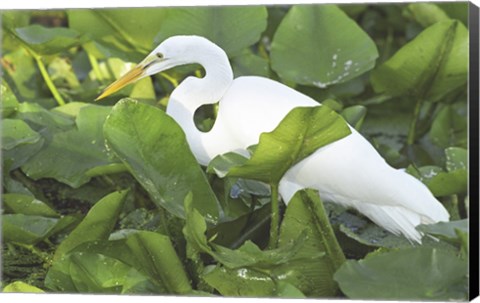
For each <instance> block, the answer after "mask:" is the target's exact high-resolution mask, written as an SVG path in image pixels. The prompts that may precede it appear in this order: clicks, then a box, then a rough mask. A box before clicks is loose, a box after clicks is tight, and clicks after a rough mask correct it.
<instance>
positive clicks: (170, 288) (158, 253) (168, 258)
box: [126, 231, 192, 294]
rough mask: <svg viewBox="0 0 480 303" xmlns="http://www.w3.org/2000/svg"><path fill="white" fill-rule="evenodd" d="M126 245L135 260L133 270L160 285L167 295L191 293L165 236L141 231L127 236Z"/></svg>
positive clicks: (184, 273) (182, 270) (169, 242)
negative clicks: (137, 270) (145, 274)
mask: <svg viewBox="0 0 480 303" xmlns="http://www.w3.org/2000/svg"><path fill="white" fill-rule="evenodd" d="M126 244H127V245H128V247H129V248H130V250H131V252H132V254H133V256H134V258H135V261H134V263H136V264H135V265H136V266H135V268H139V269H140V270H142V271H143V272H146V273H148V275H149V276H150V277H151V278H152V279H154V280H155V281H159V282H160V283H162V284H163V286H164V287H165V288H166V290H167V293H174V294H185V293H189V292H190V291H192V287H191V286H190V281H189V278H188V276H187V273H186V272H185V270H184V268H183V265H182V262H181V260H180V258H179V257H178V255H177V253H176V251H175V249H174V247H173V245H172V242H171V241H170V239H169V238H168V237H167V236H164V235H161V234H158V233H154V232H147V231H141V232H137V233H134V234H132V235H130V236H128V237H127V241H126Z"/></svg>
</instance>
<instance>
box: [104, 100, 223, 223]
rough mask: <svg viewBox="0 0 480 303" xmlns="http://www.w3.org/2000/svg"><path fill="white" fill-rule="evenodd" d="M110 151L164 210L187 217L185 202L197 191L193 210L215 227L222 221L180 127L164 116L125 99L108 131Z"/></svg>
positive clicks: (115, 110) (106, 127)
mask: <svg viewBox="0 0 480 303" xmlns="http://www.w3.org/2000/svg"><path fill="white" fill-rule="evenodd" d="M104 134H105V139H106V141H107V144H108V146H109V148H110V149H111V150H112V151H113V152H114V153H115V154H116V155H117V156H118V158H120V160H121V161H122V162H123V163H124V164H125V165H126V166H127V168H128V170H129V171H130V173H131V174H132V175H133V176H134V177H135V178H136V179H137V180H138V181H139V182H140V184H142V186H143V188H144V189H145V190H146V191H147V192H148V193H149V195H150V197H151V198H152V200H153V201H154V202H155V203H156V204H157V205H158V206H160V207H164V208H165V209H166V210H168V211H169V212H171V213H172V214H174V215H175V216H179V217H185V211H184V208H183V200H184V198H185V196H186V195H187V194H188V193H189V192H190V191H192V192H193V197H194V205H195V207H196V208H198V209H199V210H200V211H201V212H202V214H203V215H205V216H206V218H207V220H208V221H210V222H217V221H218V220H219V219H220V210H219V203H218V201H217V199H216V197H215V194H214V193H213V191H212V189H211V188H210V186H209V184H208V182H207V180H206V177H205V175H204V174H203V171H202V170H201V168H200V166H199V165H198V163H197V161H196V159H195V157H194V156H193V154H192V152H191V151H190V149H189V147H188V143H187V142H186V139H185V135H184V133H183V131H182V129H181V128H180V126H178V125H177V124H176V122H175V121H174V120H173V119H172V118H171V117H169V116H167V115H166V114H165V113H164V112H163V111H162V110H160V109H158V108H155V107H153V106H149V105H146V104H142V103H139V102H137V101H135V100H132V99H123V100H121V101H120V102H119V103H117V104H116V105H115V106H114V108H113V110H112V112H111V113H110V115H109V117H108V119H107V120H106V122H105V125H104Z"/></svg>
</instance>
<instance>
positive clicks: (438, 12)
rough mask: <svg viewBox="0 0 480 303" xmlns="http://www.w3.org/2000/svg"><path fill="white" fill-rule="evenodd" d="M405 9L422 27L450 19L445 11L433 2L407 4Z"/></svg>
mask: <svg viewBox="0 0 480 303" xmlns="http://www.w3.org/2000/svg"><path fill="white" fill-rule="evenodd" d="M407 11H408V14H410V15H411V17H412V18H413V19H414V20H416V21H417V22H418V23H420V24H421V25H422V26H423V27H428V26H430V25H432V24H434V23H436V22H439V21H445V20H449V19H450V18H449V17H448V15H447V14H446V13H445V11H443V10H442V9H441V8H440V7H438V6H437V5H436V4H434V3H412V4H409V5H408V7H407Z"/></svg>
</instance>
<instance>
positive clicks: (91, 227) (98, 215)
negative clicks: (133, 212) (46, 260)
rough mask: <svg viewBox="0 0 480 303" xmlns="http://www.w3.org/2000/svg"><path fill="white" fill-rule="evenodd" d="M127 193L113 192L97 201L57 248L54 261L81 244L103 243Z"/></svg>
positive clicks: (111, 228)
mask: <svg viewBox="0 0 480 303" xmlns="http://www.w3.org/2000/svg"><path fill="white" fill-rule="evenodd" d="M126 194H127V192H126V191H123V192H113V193H111V194H109V195H107V196H105V197H104V198H103V199H101V200H100V201H98V202H97V203H96V204H95V205H94V206H93V207H92V208H91V209H90V211H89V212H88V214H87V215H86V217H85V218H84V219H83V220H82V222H80V224H79V225H78V226H77V227H76V228H75V230H73V231H72V232H71V233H70V234H69V235H68V237H67V238H66V239H65V240H63V242H62V243H61V244H60V245H59V246H58V248H57V250H56V251H55V256H54V259H57V260H58V259H59V258H61V257H62V256H64V255H65V254H66V253H68V252H69V251H71V250H73V249H74V248H75V247H77V246H79V245H80V244H82V243H85V242H89V241H105V240H107V239H108V236H109V235H110V233H111V232H112V230H113V227H114V226H115V223H116V222H117V220H118V216H119V214H120V211H121V210H122V207H123V203H124V202H125V196H126Z"/></svg>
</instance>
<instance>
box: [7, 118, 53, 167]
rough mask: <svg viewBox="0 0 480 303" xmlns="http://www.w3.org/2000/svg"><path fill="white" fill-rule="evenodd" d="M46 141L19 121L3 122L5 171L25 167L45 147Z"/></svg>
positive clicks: (8, 120)
mask: <svg viewBox="0 0 480 303" xmlns="http://www.w3.org/2000/svg"><path fill="white" fill-rule="evenodd" d="M43 144H44V139H43V138H42V136H41V135H40V134H38V133H37V132H35V131H34V130H32V129H31V128H30V127H29V126H28V124H27V123H25V122H24V121H22V120H17V119H3V120H2V156H3V157H2V158H3V159H2V160H3V163H4V165H5V166H4V170H6V171H10V170H13V169H16V168H18V167H20V166H21V165H23V164H24V163H25V162H26V161H28V159H29V158H30V157H32V156H34V155H35V154H36V153H37V152H38V151H39V150H40V149H41V148H42V146H43Z"/></svg>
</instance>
